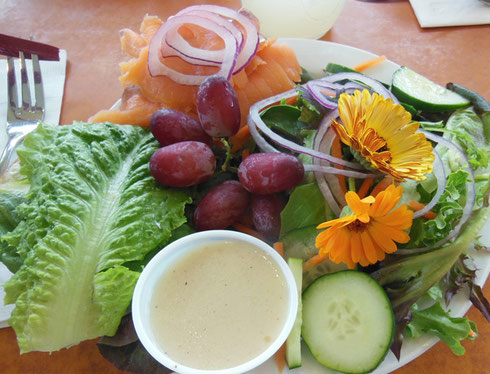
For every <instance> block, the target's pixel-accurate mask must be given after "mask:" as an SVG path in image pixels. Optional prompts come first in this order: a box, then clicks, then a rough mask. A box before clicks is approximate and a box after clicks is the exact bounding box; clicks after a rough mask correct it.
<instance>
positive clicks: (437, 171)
mask: <svg viewBox="0 0 490 374" xmlns="http://www.w3.org/2000/svg"><path fill="white" fill-rule="evenodd" d="M434 156H435V159H434V169H433V173H434V176H435V177H436V179H437V191H436V193H435V194H434V197H433V198H432V199H431V200H430V201H429V203H428V204H427V205H426V206H425V207H424V208H422V209H420V210H418V211H416V212H415V213H414V214H413V219H415V218H419V217H422V216H423V215H424V214H425V213H427V212H428V211H430V210H431V209H432V208H434V206H436V204H437V203H438V202H439V199H440V198H441V196H442V194H443V193H444V190H445V189H446V182H447V181H446V172H445V170H444V163H443V162H442V160H441V156H439V153H438V152H437V151H435V150H434Z"/></svg>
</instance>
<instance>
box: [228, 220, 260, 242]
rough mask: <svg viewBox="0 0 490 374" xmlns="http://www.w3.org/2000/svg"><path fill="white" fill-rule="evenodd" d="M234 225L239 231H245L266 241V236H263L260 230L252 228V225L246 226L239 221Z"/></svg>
mask: <svg viewBox="0 0 490 374" xmlns="http://www.w3.org/2000/svg"><path fill="white" fill-rule="evenodd" d="M233 227H234V228H235V229H237V230H238V231H240V232H243V233H245V234H248V235H252V236H255V237H256V238H258V239H260V240H264V241H265V238H264V237H263V236H262V234H261V233H259V232H258V231H256V230H254V229H252V228H251V227H248V226H245V225H244V224H242V223H238V222H237V223H234V224H233Z"/></svg>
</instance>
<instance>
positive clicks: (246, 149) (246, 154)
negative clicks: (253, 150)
mask: <svg viewBox="0 0 490 374" xmlns="http://www.w3.org/2000/svg"><path fill="white" fill-rule="evenodd" d="M248 156H250V149H249V148H245V149H244V150H243V151H242V161H243V160H245V159H246V158H247V157H248Z"/></svg>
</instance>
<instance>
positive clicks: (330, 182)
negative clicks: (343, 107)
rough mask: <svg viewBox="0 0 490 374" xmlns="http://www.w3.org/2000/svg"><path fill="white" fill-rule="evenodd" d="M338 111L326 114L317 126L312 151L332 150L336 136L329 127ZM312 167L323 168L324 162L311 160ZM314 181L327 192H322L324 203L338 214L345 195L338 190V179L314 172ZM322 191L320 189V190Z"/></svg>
mask: <svg viewBox="0 0 490 374" xmlns="http://www.w3.org/2000/svg"><path fill="white" fill-rule="evenodd" d="M338 115H339V112H338V110H333V111H331V112H330V113H328V114H326V115H325V116H324V117H323V119H322V121H321V122H320V125H319V126H318V131H317V133H316V134H315V139H314V141H313V149H315V150H316V151H319V152H323V153H327V154H330V150H331V149H332V144H333V142H334V140H335V138H336V137H337V134H336V133H335V131H334V130H333V128H332V127H331V126H330V125H331V124H332V121H333V120H334V119H336V118H338ZM313 164H314V165H321V166H325V162H324V161H321V160H319V159H317V158H314V159H313ZM315 179H316V181H317V183H318V186H323V189H328V191H322V193H323V196H324V198H325V201H326V202H327V204H328V205H329V206H330V208H331V209H332V211H333V212H337V211H338V212H339V214H340V210H341V207H342V206H344V205H345V204H346V201H345V195H344V192H343V191H342V189H341V188H340V181H339V179H338V178H337V177H336V176H334V175H332V174H325V173H320V172H315ZM320 189H322V188H320Z"/></svg>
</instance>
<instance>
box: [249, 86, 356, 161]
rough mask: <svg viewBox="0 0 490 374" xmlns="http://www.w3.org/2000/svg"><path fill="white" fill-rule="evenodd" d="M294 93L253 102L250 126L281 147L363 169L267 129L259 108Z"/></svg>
mask: <svg viewBox="0 0 490 374" xmlns="http://www.w3.org/2000/svg"><path fill="white" fill-rule="evenodd" d="M296 95H297V92H296V90H294V89H293V90H289V91H287V92H283V93H281V94H279V95H275V96H272V97H269V98H267V99H264V100H262V101H259V102H257V103H255V104H253V105H252V106H251V108H250V113H249V116H250V117H251V121H249V124H251V127H254V126H256V127H257V128H258V129H259V130H260V131H262V133H263V134H265V135H266V136H267V137H268V138H269V139H271V140H272V141H273V142H274V143H277V144H279V145H281V146H282V147H284V148H286V149H289V150H291V151H293V152H297V153H303V154H306V155H308V156H311V157H314V158H318V159H321V160H325V161H328V162H329V163H331V164H334V165H338V166H344V167H347V168H351V169H355V170H364V168H363V167H362V166H361V165H360V164H357V163H354V162H349V161H345V160H342V159H340V158H337V157H333V156H331V155H329V154H326V153H323V152H319V151H315V150H313V149H310V148H307V147H304V146H301V145H299V144H296V143H294V142H292V141H290V140H288V139H285V138H283V137H282V136H280V135H278V134H276V133H275V132H273V131H272V130H271V129H269V127H268V126H267V125H266V124H265V123H264V121H262V119H261V118H260V114H259V112H260V110H262V108H265V107H267V106H269V105H272V104H275V103H277V102H279V101H281V100H282V99H288V98H290V97H293V96H296ZM252 131H253V130H252V128H251V134H253V133H252ZM252 136H253V135H252ZM254 139H255V138H254Z"/></svg>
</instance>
